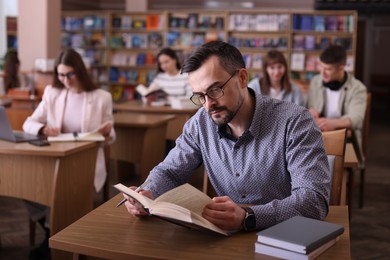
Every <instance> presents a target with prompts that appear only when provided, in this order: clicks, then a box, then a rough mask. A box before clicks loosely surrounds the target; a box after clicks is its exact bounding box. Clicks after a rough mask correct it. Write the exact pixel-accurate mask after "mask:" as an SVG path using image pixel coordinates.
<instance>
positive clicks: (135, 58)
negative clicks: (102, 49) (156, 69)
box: [110, 52, 156, 66]
mask: <svg viewBox="0 0 390 260" xmlns="http://www.w3.org/2000/svg"><path fill="white" fill-rule="evenodd" d="M110 64H111V65H112V66H137V65H155V64H156V60H155V53H151V52H147V53H143V52H140V53H126V52H115V53H114V54H112V56H111V63H110Z"/></svg>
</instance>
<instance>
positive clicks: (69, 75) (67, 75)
mask: <svg viewBox="0 0 390 260" xmlns="http://www.w3.org/2000/svg"><path fill="white" fill-rule="evenodd" d="M75 77H76V72H74V71H71V72H68V73H65V74H63V73H58V78H59V79H60V80H63V79H65V78H67V79H74V78H75Z"/></svg>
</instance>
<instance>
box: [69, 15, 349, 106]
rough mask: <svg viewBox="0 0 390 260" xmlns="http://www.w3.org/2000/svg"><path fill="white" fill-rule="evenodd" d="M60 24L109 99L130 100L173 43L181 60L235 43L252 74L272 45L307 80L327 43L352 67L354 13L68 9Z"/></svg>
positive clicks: (296, 75)
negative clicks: (340, 49) (212, 45)
mask: <svg viewBox="0 0 390 260" xmlns="http://www.w3.org/2000/svg"><path fill="white" fill-rule="evenodd" d="M62 28H63V41H62V42H63V46H70V47H73V48H77V49H81V50H82V51H83V56H85V57H87V58H88V59H90V60H91V64H92V67H93V69H92V72H93V73H92V75H93V76H94V79H95V81H96V82H99V84H100V85H101V86H105V87H106V88H107V89H108V90H110V91H111V93H112V95H113V99H114V101H120V100H127V99H133V98H134V96H135V93H134V92H135V91H134V89H135V86H136V85H138V84H146V85H148V84H149V83H150V81H151V80H152V79H153V77H154V75H155V73H156V60H155V55H156V54H157V52H158V51H159V50H160V49H161V48H163V47H171V48H172V49H174V50H176V51H177V53H178V54H179V57H180V59H181V61H183V60H185V59H186V57H187V55H188V54H189V53H190V52H191V51H192V50H193V49H194V48H196V47H198V46H200V45H202V44H203V43H206V42H208V41H211V40H223V41H226V42H229V43H230V44H232V45H234V46H236V47H237V48H239V49H240V51H241V52H242V54H243V56H244V60H245V63H246V67H247V68H248V70H249V75H250V77H255V76H258V75H261V74H262V57H263V55H264V54H265V53H266V52H267V51H269V50H271V49H277V50H279V51H281V52H282V53H283V54H284V55H285V57H286V59H287V61H288V64H289V70H290V73H291V78H292V79H296V80H301V81H305V82H307V81H308V80H310V79H311V78H312V77H313V76H314V75H315V74H317V73H318V57H319V55H320V53H321V51H322V50H323V49H324V48H326V47H327V46H329V44H340V45H342V46H344V47H345V48H346V49H347V54H348V60H347V67H346V69H347V70H348V71H350V72H352V73H353V72H354V67H355V66H354V63H355V61H354V60H355V54H356V34H357V12H356V11H333V10H332V11H300V10H299V11H292V10H289V11H258V10H238V11H234V10H230V11H218V10H216V11H208V10H175V11H174V10H168V11H157V10H156V11H148V12H137V13H132V12H114V11H104V12H100V13H99V12H95V11H89V12H88V11H83V12H69V11H68V12H64V13H63V18H62Z"/></svg>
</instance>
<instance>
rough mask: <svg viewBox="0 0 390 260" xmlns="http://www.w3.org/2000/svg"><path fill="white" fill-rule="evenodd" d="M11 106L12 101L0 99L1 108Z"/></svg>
mask: <svg viewBox="0 0 390 260" xmlns="http://www.w3.org/2000/svg"><path fill="white" fill-rule="evenodd" d="M11 105H12V100H11V99H9V98H2V97H0V106H2V107H10V106H11Z"/></svg>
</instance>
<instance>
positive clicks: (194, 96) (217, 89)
mask: <svg viewBox="0 0 390 260" xmlns="http://www.w3.org/2000/svg"><path fill="white" fill-rule="evenodd" d="M237 71H239V70H236V71H235V72H234V73H233V74H232V75H231V76H230V77H229V78H228V80H226V81H225V82H224V83H223V84H222V85H221V86H219V87H212V88H210V89H208V90H207V91H206V93H194V94H192V96H191V97H190V100H191V102H192V103H194V105H196V106H202V105H204V103H206V96H208V98H211V99H213V100H216V99H219V98H221V97H223V95H224V94H225V92H224V91H223V88H224V87H225V86H226V84H227V83H228V82H229V81H230V80H231V79H232V78H233V77H234V76H235V75H236V73H237ZM211 91H214V93H217V95H216V96H215V95H214V94H213V95H210V93H211ZM196 99H197V100H198V101H199V102H197V101H194V100H196Z"/></svg>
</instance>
